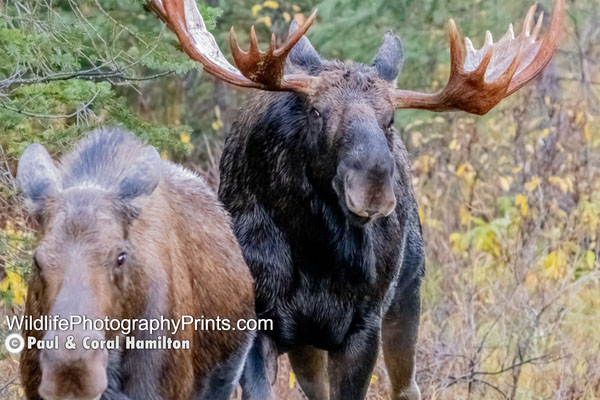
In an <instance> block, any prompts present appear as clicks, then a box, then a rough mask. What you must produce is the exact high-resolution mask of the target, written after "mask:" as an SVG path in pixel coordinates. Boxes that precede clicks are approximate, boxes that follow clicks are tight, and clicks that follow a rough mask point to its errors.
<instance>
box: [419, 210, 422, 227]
mask: <svg viewBox="0 0 600 400" xmlns="http://www.w3.org/2000/svg"><path fill="white" fill-rule="evenodd" d="M419 222H421V223H423V209H422V208H421V207H419Z"/></svg>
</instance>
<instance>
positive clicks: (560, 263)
mask: <svg viewBox="0 0 600 400" xmlns="http://www.w3.org/2000/svg"><path fill="white" fill-rule="evenodd" d="M566 258H567V256H566V255H565V253H564V252H562V251H560V250H559V251H553V252H551V253H548V255H547V256H546V259H545V260H544V264H543V266H544V270H545V271H546V274H547V275H548V276H550V277H551V278H553V279H557V280H558V279H562V278H563V277H564V276H565V264H566Z"/></svg>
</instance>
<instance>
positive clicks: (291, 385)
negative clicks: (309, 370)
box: [289, 372, 296, 389]
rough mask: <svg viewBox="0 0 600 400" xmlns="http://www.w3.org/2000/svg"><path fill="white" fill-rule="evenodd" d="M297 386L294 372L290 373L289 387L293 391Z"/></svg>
mask: <svg viewBox="0 0 600 400" xmlns="http://www.w3.org/2000/svg"><path fill="white" fill-rule="evenodd" d="M295 385H296V375H295V374H294V373H293V372H290V379H289V386H290V389H293V388H294V386H295Z"/></svg>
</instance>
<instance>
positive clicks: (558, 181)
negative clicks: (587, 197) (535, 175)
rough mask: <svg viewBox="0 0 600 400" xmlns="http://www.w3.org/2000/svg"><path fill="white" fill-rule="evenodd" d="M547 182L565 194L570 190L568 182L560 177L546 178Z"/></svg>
mask: <svg viewBox="0 0 600 400" xmlns="http://www.w3.org/2000/svg"><path fill="white" fill-rule="evenodd" d="M548 182H550V183H551V184H553V185H556V186H558V188H559V189H560V190H561V192H563V193H567V192H568V191H569V190H572V188H571V185H570V182H569V181H568V180H567V179H564V178H561V177H560V176H551V177H550V178H548Z"/></svg>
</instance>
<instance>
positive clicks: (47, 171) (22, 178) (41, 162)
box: [17, 143, 60, 214]
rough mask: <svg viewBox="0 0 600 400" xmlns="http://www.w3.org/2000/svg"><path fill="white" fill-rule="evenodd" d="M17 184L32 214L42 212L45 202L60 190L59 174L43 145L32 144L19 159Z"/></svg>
mask: <svg viewBox="0 0 600 400" xmlns="http://www.w3.org/2000/svg"><path fill="white" fill-rule="evenodd" d="M17 183H18V184H19V187H20V188H21V190H22V191H23V194H24V195H25V202H26V206H27V208H28V210H29V212H30V213H32V214H37V213H39V212H40V211H42V209H43V207H44V202H45V201H46V200H47V199H48V198H49V197H51V196H53V195H55V194H57V193H58V192H59V190H60V187H59V186H60V178H59V172H58V169H57V168H56V166H55V165H54V161H52V158H50V154H48V152H47V151H46V149H45V148H44V146H42V145H41V144H37V143H35V144H32V145H31V146H29V147H28V148H27V150H25V153H23V155H22V156H21V158H20V159H19V166H18V169H17Z"/></svg>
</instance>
